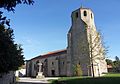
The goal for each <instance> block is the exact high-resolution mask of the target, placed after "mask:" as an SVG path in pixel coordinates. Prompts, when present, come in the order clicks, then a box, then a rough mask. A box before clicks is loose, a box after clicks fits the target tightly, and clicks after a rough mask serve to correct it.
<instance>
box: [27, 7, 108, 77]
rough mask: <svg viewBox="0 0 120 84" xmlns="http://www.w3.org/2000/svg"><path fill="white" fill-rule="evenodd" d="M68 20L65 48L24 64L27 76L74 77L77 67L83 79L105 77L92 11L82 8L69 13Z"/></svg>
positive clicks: (100, 43) (101, 46)
mask: <svg viewBox="0 0 120 84" xmlns="http://www.w3.org/2000/svg"><path fill="white" fill-rule="evenodd" d="M71 18H72V25H71V28H70V30H69V31H68V34H67V36H68V37H67V39H68V46H67V48H66V49H64V50H58V51H53V52H49V53H47V54H44V55H40V56H37V57H34V58H32V59H30V60H27V62H26V75H27V76H29V77H36V76H37V75H38V72H42V74H43V75H44V76H75V66H76V65H80V67H81V70H82V73H83V75H85V76H92V75H94V76H101V75H102V74H104V73H107V64H106V61H105V56H104V54H103V53H101V52H103V51H104V48H103V45H102V41H101V38H100V35H99V34H98V32H97V30H96V26H95V23H94V14H93V12H92V10H91V9H89V8H82V7H81V8H79V9H77V10H75V11H73V12H72V14H71ZM39 64H40V65H39ZM39 69H40V70H39ZM93 73H94V74H93Z"/></svg>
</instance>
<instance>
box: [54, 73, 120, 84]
mask: <svg viewBox="0 0 120 84" xmlns="http://www.w3.org/2000/svg"><path fill="white" fill-rule="evenodd" d="M108 83H109V84H120V73H119V74H118V73H116V74H106V75H105V76H103V77H96V78H90V77H61V78H60V79H59V80H55V81H53V82H52V84H108Z"/></svg>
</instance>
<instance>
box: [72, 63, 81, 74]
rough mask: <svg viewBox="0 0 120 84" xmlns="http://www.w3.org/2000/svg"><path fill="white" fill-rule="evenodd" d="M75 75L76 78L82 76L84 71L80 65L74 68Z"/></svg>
mask: <svg viewBox="0 0 120 84" xmlns="http://www.w3.org/2000/svg"><path fill="white" fill-rule="evenodd" d="M74 72H75V73H74V74H75V76H82V69H81V66H80V64H77V65H75V66H74Z"/></svg>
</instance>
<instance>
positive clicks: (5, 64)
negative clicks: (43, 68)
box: [0, 16, 24, 73]
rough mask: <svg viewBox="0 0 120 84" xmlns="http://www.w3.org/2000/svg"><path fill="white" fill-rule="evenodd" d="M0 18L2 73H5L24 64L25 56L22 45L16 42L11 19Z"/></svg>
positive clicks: (0, 66) (0, 70)
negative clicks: (10, 23) (10, 22)
mask: <svg viewBox="0 0 120 84" xmlns="http://www.w3.org/2000/svg"><path fill="white" fill-rule="evenodd" d="M3 18H4V19H3ZM0 19H1V20H0V21H1V22H0V73H5V72H9V71H11V70H12V71H15V70H17V69H18V67H20V66H21V65H22V64H24V57H23V55H22V53H23V52H22V50H23V49H22V48H21V45H18V44H16V43H15V42H14V34H13V30H12V29H11V28H10V25H9V21H8V20H7V19H6V18H5V17H2V16H1V17H0Z"/></svg>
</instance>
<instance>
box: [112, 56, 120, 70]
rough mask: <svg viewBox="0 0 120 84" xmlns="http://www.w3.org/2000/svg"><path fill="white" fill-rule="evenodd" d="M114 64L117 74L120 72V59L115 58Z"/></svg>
mask: <svg viewBox="0 0 120 84" xmlns="http://www.w3.org/2000/svg"><path fill="white" fill-rule="evenodd" d="M113 63H114V67H113V68H114V70H115V72H120V60H119V57H117V56H115V61H113Z"/></svg>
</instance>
